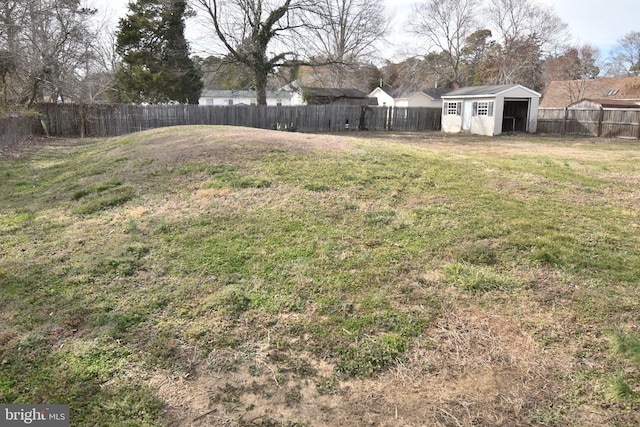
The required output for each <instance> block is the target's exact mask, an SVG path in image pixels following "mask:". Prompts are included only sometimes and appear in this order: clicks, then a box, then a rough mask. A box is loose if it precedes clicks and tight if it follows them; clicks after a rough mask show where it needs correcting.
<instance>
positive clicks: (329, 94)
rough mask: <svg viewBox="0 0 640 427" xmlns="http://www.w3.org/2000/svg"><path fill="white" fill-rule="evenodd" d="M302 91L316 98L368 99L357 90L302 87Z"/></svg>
mask: <svg viewBox="0 0 640 427" xmlns="http://www.w3.org/2000/svg"><path fill="white" fill-rule="evenodd" d="M302 90H303V91H305V92H309V93H310V94H312V95H313V96H315V97H318V98H320V97H322V98H368V96H367V94H366V93H364V92H362V91H360V90H358V89H348V88H325V87H303V88H302Z"/></svg>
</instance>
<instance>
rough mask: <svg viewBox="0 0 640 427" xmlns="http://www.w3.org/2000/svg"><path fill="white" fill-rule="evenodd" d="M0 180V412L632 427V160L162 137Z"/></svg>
mask: <svg viewBox="0 0 640 427" xmlns="http://www.w3.org/2000/svg"><path fill="white" fill-rule="evenodd" d="M38 144H40V145H41V147H39V148H31V149H29V150H26V151H25V152H23V153H18V154H17V155H14V156H5V157H0V184H1V185H0V307H1V311H0V402H5V403H61V404H69V405H70V407H71V417H72V425H73V426H94V425H100V426H102V425H104V426H113V425H131V426H160V425H167V426H192V425H202V426H207V425H235V426H344V425H353V426H356V425H357V426H364V425H370V426H386V425H388V426H398V425H403V426H422V425H430V426H431V425H433V426H438V425H442V426H470V425H474V426H477V425H482V426H517V425H527V426H528V425H546V426H556V425H557V426H567V425H569V426H588V425H594V426H596V425H611V426H636V425H640V340H639V337H640V325H639V321H640V288H639V283H640V144H638V143H637V142H630V141H614V140H598V141H597V140H590V139H579V138H573V139H565V140H562V139H552V138H540V137H527V138H524V137H499V138H483V137H474V136H458V137H445V136H443V135H442V134H439V133H427V134H407V135H393V134H368V133H348V134H345V135H344V136H339V135H306V134H294V133H283V132H270V131H259V130H252V129H241V128H225V127H189V128H168V129H162V130H157V131H149V132H143V133H139V134H134V135H129V136H125V137H119V138H111V139H99V140H98V139H96V140H87V141H80V140H75V141H63V140H44V141H39V142H38Z"/></svg>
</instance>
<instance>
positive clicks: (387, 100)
mask: <svg viewBox="0 0 640 427" xmlns="http://www.w3.org/2000/svg"><path fill="white" fill-rule="evenodd" d="M369 98H377V99H378V105H380V106H385V107H396V106H397V105H396V104H395V100H394V99H393V97H392V96H391V95H389V94H388V93H387V92H385V91H384V90H382V89H381V88H379V87H377V88H375V89H374V90H373V91H372V92H371V93H370V94H369Z"/></svg>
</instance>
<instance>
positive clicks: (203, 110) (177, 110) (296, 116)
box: [39, 104, 441, 136]
mask: <svg viewBox="0 0 640 427" xmlns="http://www.w3.org/2000/svg"><path fill="white" fill-rule="evenodd" d="M39 108H40V112H41V114H42V118H43V121H44V123H45V124H46V127H47V131H48V133H49V134H51V135H69V136H71V135H82V136H84V135H88V136H109V135H124V134H128V133H132V132H137V131H142V130H147V129H154V128H159V127H165V126H176V125H229V126H246V127H253V128H261V129H276V130H289V131H299V132H335V131H344V130H402V131H419V130H439V129H440V114H441V109H439V108H390V107H369V106H350V105H308V106H296V107H289V106H258V105H237V106H198V105H124V104H114V105H111V104H110V105H105V104H93V105H77V104H42V105H40V106H39Z"/></svg>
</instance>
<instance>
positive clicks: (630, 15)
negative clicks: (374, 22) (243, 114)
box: [87, 0, 640, 60]
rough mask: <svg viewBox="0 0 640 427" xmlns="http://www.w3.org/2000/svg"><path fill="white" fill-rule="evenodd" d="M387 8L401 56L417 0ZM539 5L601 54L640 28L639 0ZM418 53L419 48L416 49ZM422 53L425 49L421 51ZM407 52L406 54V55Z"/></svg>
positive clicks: (190, 33) (546, 0) (541, 0)
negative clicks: (553, 12) (391, 18)
mask: <svg viewBox="0 0 640 427" xmlns="http://www.w3.org/2000/svg"><path fill="white" fill-rule="evenodd" d="M87 1H88V2H89V4H92V5H93V6H94V7H96V8H98V10H99V15H100V16H104V14H105V13H108V15H110V21H111V22H113V24H112V26H115V25H116V23H117V20H118V18H119V17H122V16H124V15H125V14H126V11H127V3H128V1H129V0H87ZM385 2H386V4H387V9H388V11H389V12H391V13H393V15H394V19H393V21H394V25H393V27H392V33H391V34H390V39H391V41H392V42H395V43H394V44H392V45H391V46H388V47H386V48H385V51H384V52H385V56H387V58H386V59H390V60H401V59H402V55H405V54H406V53H410V52H407V49H406V47H407V46H410V45H411V44H412V43H411V40H412V39H413V38H412V37H410V36H408V35H406V34H402V30H401V28H403V27H404V26H405V25H404V24H405V23H406V20H407V19H408V17H409V13H410V11H411V4H412V3H415V2H416V0H385ZM536 2H537V3H538V4H540V5H546V6H552V7H553V8H554V9H555V11H556V13H557V15H558V16H559V17H560V18H561V19H562V20H563V21H565V22H566V23H567V24H568V25H569V31H570V32H571V35H572V42H573V43H579V44H585V43H588V44H591V45H593V46H596V47H598V48H599V49H600V50H601V52H602V55H603V57H606V56H607V54H608V52H609V51H610V50H611V49H612V48H613V47H614V46H615V45H616V42H617V41H618V40H619V39H620V38H621V37H623V36H624V35H625V34H628V33H629V32H631V31H640V20H639V19H638V18H639V17H640V1H639V0H536ZM202 33H203V30H202V28H199V27H198V26H197V24H196V23H195V22H189V23H188V25H187V33H186V34H187V38H188V39H189V40H190V41H191V45H192V51H193V53H196V54H199V55H201V56H207V55H209V54H212V53H214V52H211V51H210V52H205V51H206V50H207V47H206V46H207V45H206V43H205V42H202V41H200V40H201V38H200V35H201V34H202ZM415 53H418V52H415ZM420 53H424V52H420ZM405 56H406V55H405Z"/></svg>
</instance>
